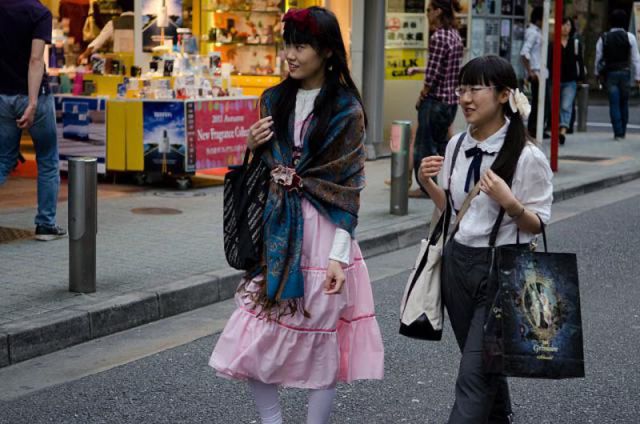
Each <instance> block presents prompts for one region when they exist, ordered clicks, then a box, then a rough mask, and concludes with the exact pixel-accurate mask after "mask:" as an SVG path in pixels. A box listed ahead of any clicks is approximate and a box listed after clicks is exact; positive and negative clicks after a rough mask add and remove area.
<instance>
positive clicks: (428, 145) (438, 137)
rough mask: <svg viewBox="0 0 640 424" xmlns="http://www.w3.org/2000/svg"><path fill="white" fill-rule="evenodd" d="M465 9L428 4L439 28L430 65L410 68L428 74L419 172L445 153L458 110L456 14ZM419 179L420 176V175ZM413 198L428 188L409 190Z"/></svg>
mask: <svg viewBox="0 0 640 424" xmlns="http://www.w3.org/2000/svg"><path fill="white" fill-rule="evenodd" d="M461 10H462V8H461V6H460V3H459V1H458V0H431V1H430V2H429V5H428V7H427V17H428V19H429V28H432V29H434V30H435V31H434V32H433V34H432V35H431V37H430V38H429V60H428V64H427V67H426V68H409V70H408V72H409V74H410V75H413V74H414V73H416V72H418V73H425V79H424V87H423V88H422V91H421V92H420V96H419V98H418V102H417V104H416V109H417V110H418V131H417V132H416V137H415V141H414V146H413V169H414V170H415V172H416V174H417V172H418V169H419V168H420V162H421V161H422V159H423V158H425V157H427V156H432V155H436V154H437V155H441V156H442V155H444V153H445V149H446V146H447V140H448V131H449V126H450V125H451V124H452V123H453V121H454V119H455V117H456V111H457V109H458V96H456V93H455V88H456V81H457V78H458V73H459V72H460V66H461V64H462V56H463V53H464V45H463V44H462V37H460V32H459V31H458V25H457V21H456V17H455V14H456V13H457V12H460V11H461ZM416 180H417V178H416ZM409 197H426V192H425V191H424V189H422V188H419V189H415V190H412V191H411V192H409Z"/></svg>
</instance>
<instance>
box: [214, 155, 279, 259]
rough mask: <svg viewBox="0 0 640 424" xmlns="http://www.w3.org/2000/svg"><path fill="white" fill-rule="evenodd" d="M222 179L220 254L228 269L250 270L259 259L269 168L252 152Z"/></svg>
mask: <svg viewBox="0 0 640 424" xmlns="http://www.w3.org/2000/svg"><path fill="white" fill-rule="evenodd" d="M250 153H251V152H250V151H249V149H247V151H246V152H245V155H244V160H243V162H242V165H240V166H235V167H231V170H230V171H229V172H228V173H227V174H226V175H225V177H224V205H223V210H224V218H223V226H224V253H225V256H226V258H227V262H228V263H229V265H230V266H232V267H233V268H235V269H240V270H247V271H248V270H251V269H253V268H254V267H255V266H256V265H258V264H259V263H260V262H261V260H262V248H263V217H262V215H263V213H264V208H265V204H266V201H267V195H268V190H269V168H268V167H267V165H266V164H265V163H264V162H263V161H262V159H261V157H260V156H259V155H258V153H256V155H254V157H253V159H252V160H251V161H250V162H249V156H250Z"/></svg>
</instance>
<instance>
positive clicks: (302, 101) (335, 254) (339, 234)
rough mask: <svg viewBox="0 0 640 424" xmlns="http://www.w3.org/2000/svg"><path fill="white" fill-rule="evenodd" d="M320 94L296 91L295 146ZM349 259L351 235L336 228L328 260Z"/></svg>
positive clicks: (313, 91) (339, 260)
mask: <svg viewBox="0 0 640 424" xmlns="http://www.w3.org/2000/svg"><path fill="white" fill-rule="evenodd" d="M318 94H320V89H319V88H318V89H315V90H302V89H300V90H298V94H297V95H296V116H295V125H294V134H293V139H294V143H295V145H296V146H301V145H302V139H301V137H300V135H301V131H302V126H303V125H304V124H305V122H306V121H307V118H309V116H310V115H311V113H312V112H313V106H314V103H315V101H316V97H318ZM350 257H351V235H350V234H349V232H348V231H345V230H343V229H342V228H336V233H335V235H334V237H333V245H332V247H331V253H330V254H329V259H332V260H334V261H338V262H341V263H343V264H345V265H348V264H349V258H350Z"/></svg>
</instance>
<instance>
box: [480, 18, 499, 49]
mask: <svg viewBox="0 0 640 424" xmlns="http://www.w3.org/2000/svg"><path fill="white" fill-rule="evenodd" d="M484 37H485V39H484V40H485V43H484V54H495V55H497V54H499V52H500V21H499V20H498V19H487V20H486V26H485V33H484Z"/></svg>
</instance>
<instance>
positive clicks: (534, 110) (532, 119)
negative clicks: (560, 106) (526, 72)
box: [527, 79, 551, 138]
mask: <svg viewBox="0 0 640 424" xmlns="http://www.w3.org/2000/svg"><path fill="white" fill-rule="evenodd" d="M529 82H530V83H531V114H530V115H529V121H528V122H527V130H528V131H529V135H530V136H531V137H533V138H535V137H536V126H537V125H538V88H539V87H540V82H539V81H538V80H531V79H530V80H529ZM544 103H545V110H544V121H543V122H544V124H543V125H544V127H545V128H543V131H544V130H545V129H546V128H547V127H549V116H550V115H549V108H550V106H551V100H550V99H549V85H548V84H547V85H546V87H545V102H544Z"/></svg>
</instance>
